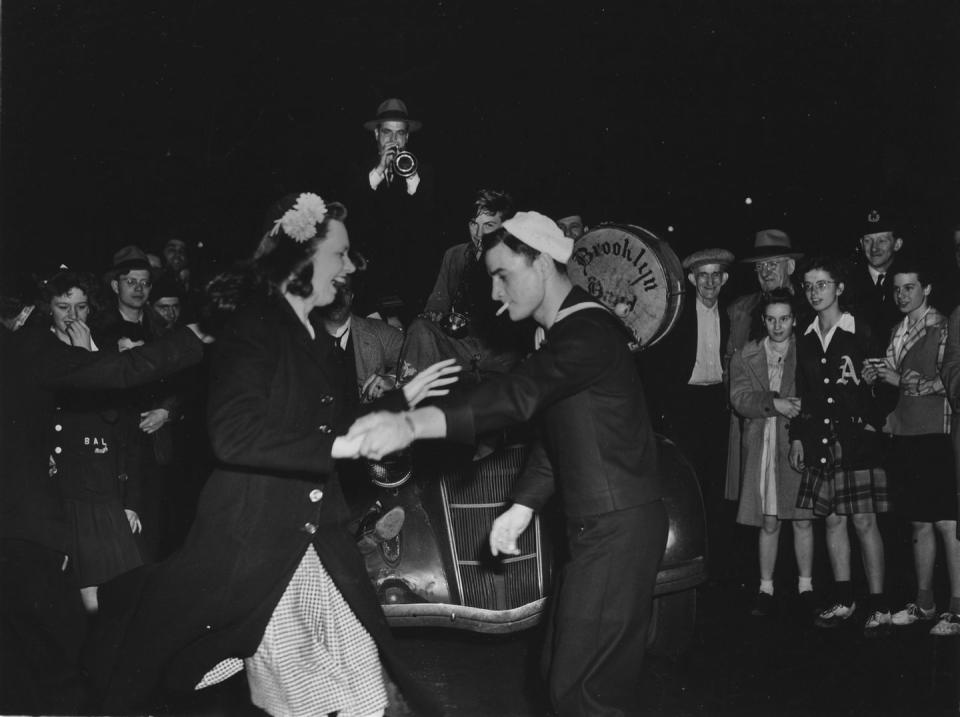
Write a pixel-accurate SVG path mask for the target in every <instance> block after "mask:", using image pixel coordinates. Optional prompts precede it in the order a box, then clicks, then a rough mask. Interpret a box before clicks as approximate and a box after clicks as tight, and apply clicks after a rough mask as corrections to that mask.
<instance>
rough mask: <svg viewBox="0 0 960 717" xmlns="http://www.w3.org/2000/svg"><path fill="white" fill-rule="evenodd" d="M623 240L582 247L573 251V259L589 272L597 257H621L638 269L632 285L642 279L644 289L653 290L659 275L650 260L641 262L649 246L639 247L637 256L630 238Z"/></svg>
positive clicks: (631, 282)
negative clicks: (588, 268) (589, 267)
mask: <svg viewBox="0 0 960 717" xmlns="http://www.w3.org/2000/svg"><path fill="white" fill-rule="evenodd" d="M622 241H623V243H622V244H621V243H618V242H617V243H611V242H609V241H604V242H598V243H596V244H594V245H593V246H591V247H580V248H578V249H577V250H576V251H574V252H573V257H572V259H573V261H575V262H577V263H578V264H579V265H580V266H582V267H583V268H584V273H587V272H586V268H587V267H588V266H590V262H592V261H593V260H594V259H595V258H596V257H598V256H611V255H612V256H615V257H619V258H620V259H621V260H622V261H623V262H624V263H627V264H631V265H633V266H634V267H635V268H636V270H637V276H636V278H635V279H633V280H632V281H630V286H636V285H637V284H639V283H640V282H641V281H642V282H643V289H644V291H653V290H654V289H656V288H657V277H656V276H654V274H653V268H652V267H651V266H650V262H646V261H645V262H643V263H640V260H641V259H643V257H644V255H645V254H646V253H647V247H645V246H640V247H639V248H638V249H637V252H636V257H634V250H633V247H631V246H630V240H629V238H628V237H626V236H624V237H623V240H622Z"/></svg>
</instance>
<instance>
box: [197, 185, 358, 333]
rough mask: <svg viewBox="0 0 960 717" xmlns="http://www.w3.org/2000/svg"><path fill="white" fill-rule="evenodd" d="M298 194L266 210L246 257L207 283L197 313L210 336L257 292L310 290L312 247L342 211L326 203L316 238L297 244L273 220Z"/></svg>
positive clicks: (303, 293)
mask: <svg viewBox="0 0 960 717" xmlns="http://www.w3.org/2000/svg"><path fill="white" fill-rule="evenodd" d="M299 196H300V195H299V194H288V195H287V196H285V197H284V198H283V199H281V200H280V201H278V202H276V203H275V204H274V205H273V206H272V207H271V208H270V211H269V212H268V213H267V221H266V222H265V223H264V226H265V232H264V234H263V237H262V238H261V239H260V243H259V244H258V245H257V249H256V251H255V252H254V254H253V257H252V258H251V259H248V260H247V261H244V262H241V263H239V264H237V265H235V266H234V267H232V268H231V269H228V270H227V271H225V272H222V273H220V274H218V275H217V276H215V277H213V279H211V280H210V281H209V282H207V285H206V287H205V293H206V297H207V301H206V303H205V305H204V306H203V308H201V310H200V323H201V325H202V326H203V327H204V330H206V331H208V332H210V333H216V332H217V330H218V329H219V328H220V327H222V325H223V323H224V321H225V320H226V318H227V316H229V314H231V313H233V312H234V311H235V310H236V309H238V308H239V307H241V306H243V305H244V304H245V303H247V302H248V301H249V300H250V299H251V298H253V297H254V296H255V295H257V294H270V295H279V294H280V292H281V287H284V289H285V290H286V291H287V292H288V293H290V294H293V295H294V296H300V297H307V296H310V294H311V292H312V291H313V283H312V282H313V261H312V260H313V254H314V252H315V251H316V249H317V245H318V244H319V243H320V242H321V241H323V240H324V239H326V237H327V231H328V229H329V227H330V220H331V219H336V220H338V221H341V222H342V221H344V220H345V219H346V218H347V208H346V207H345V206H344V205H343V204H341V203H340V202H326V207H327V213H326V216H325V217H324V219H323V221H322V222H320V223H319V224H317V234H316V236H314V237H313V238H312V239H310V240H308V241H302V242H298V241H295V240H294V239H292V238H291V237H289V236H287V234H286V232H284V231H283V228H282V226H280V225H277V224H276V221H277V220H279V219H280V218H281V217H282V216H283V215H284V214H285V213H286V212H287V211H288V210H289V209H291V208H293V206H294V204H296V202H297V199H298V198H299ZM275 229H276V230H275ZM284 282H286V285H285V286H284Z"/></svg>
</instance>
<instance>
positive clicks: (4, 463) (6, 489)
mask: <svg viewBox="0 0 960 717" xmlns="http://www.w3.org/2000/svg"><path fill="white" fill-rule="evenodd" d="M202 354H203V345H202V344H201V343H200V341H198V340H197V338H196V336H194V335H193V333H192V332H190V331H189V330H188V329H181V330H179V331H177V332H175V333H174V334H172V335H171V336H170V337H169V338H167V339H164V340H162V341H158V342H157V343H155V344H153V345H149V346H143V347H141V348H139V349H136V350H131V351H126V352H124V353H122V354H115V353H108V352H95V353H93V352H90V351H87V350H85V349H82V348H77V347H73V346H67V345H66V344H64V343H63V342H61V341H60V340H58V339H57V338H56V337H55V336H54V335H53V334H52V333H51V332H50V331H49V329H41V328H37V329H22V330H21V331H19V332H17V333H16V334H11V333H10V332H8V331H6V330H4V331H3V332H0V360H2V369H0V375H2V388H0V391H2V393H0V410H2V412H3V413H2V419H0V420H2V431H0V481H2V483H0V486H2V501H0V511H2V514H0V526H2V527H0V530H2V533H0V535H2V536H3V537H4V538H14V539H18V540H28V541H31V542H35V543H39V544H40V545H43V546H45V547H47V548H50V549H53V550H57V551H59V552H66V549H67V548H66V546H67V538H66V532H65V531H66V529H65V523H64V513H63V508H62V505H61V500H60V492H59V490H58V484H57V481H56V477H55V476H54V477H51V476H50V472H49V456H50V454H51V451H53V450H54V449H55V448H56V446H55V445H54V446H52V445H50V441H49V439H50V435H51V434H50V428H51V426H52V425H53V424H54V414H55V411H56V406H57V404H56V391H57V390H58V389H106V388H117V389H119V388H127V387H131V386H135V385H138V384H142V383H144V382H148V381H152V380H155V379H157V378H159V377H160V376H162V375H164V374H166V373H169V372H172V371H176V370H179V369H183V368H186V367H187V366H190V365H192V364H195V363H197V362H199V361H200V359H201V357H202Z"/></svg>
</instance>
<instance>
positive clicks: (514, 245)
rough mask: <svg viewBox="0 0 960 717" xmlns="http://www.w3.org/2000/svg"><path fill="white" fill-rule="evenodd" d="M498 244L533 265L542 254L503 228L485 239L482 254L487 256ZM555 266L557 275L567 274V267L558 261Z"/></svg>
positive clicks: (481, 245) (554, 262) (495, 230)
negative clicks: (521, 256) (503, 245)
mask: <svg viewBox="0 0 960 717" xmlns="http://www.w3.org/2000/svg"><path fill="white" fill-rule="evenodd" d="M497 244H505V245H506V247H507V248H508V249H510V250H511V251H513V252H514V253H516V254H522V255H523V256H525V257H526V258H527V262H528V263H533V260H534V259H536V258H537V257H538V256H540V254H541V252H540V251H538V250H536V249H534V248H533V247H532V246H530V245H529V244H524V243H523V242H522V241H520V240H519V239H517V238H516V237H515V236H514V235H513V234H511V233H510V232H508V231H507V230H506V229H504V228H503V227H497V228H496V229H494V230H493V231H492V232H490V233H489V234H486V235H485V236H484V237H483V239H482V240H481V243H480V247H481V254H482V255H484V256H485V255H486V253H487V252H488V251H490V250H491V249H493V247H495V246H496V245H497ZM553 266H554V267H555V268H556V270H557V273H559V274H566V273H567V265H566V264H561V263H560V262H559V261H557V260H556V259H554V260H553Z"/></svg>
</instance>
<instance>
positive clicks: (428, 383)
mask: <svg viewBox="0 0 960 717" xmlns="http://www.w3.org/2000/svg"><path fill="white" fill-rule="evenodd" d="M460 370H461V367H460V366H458V365H457V364H456V360H455V359H446V360H444V361H438V362H437V363H435V364H433V365H432V366H429V367H427V368H425V369H424V370H423V371H421V372H420V373H418V374H417V375H416V376H414V377H413V378H412V379H410V381H408V382H407V383H406V384H405V385H404V386H403V388H402V390H403V395H404V397H405V398H406V400H407V404H408V405H409V406H410V408H416V406H417V405H418V404H419V403H420V402H421V401H423V400H424V399H427V398H431V397H433V396H445V395H446V394H448V393H449V392H450V389H449V388H445V386H449V385H450V384H452V383H456V381H457V376H456V374H457V373H459V372H460ZM418 437H420V436H418V435H417V428H416V421H415V420H414V418H413V417H412V416H411V414H409V413H389V412H387V411H378V412H376V413H368V414H367V415H366V416H362V417H360V418H358V419H357V420H356V421H354V423H353V425H352V426H350V430H349V431H347V434H346V435H344V436H339V437H338V438H337V440H336V441H335V442H334V451H333V457H334V458H357V457H359V456H362V457H364V458H369V459H371V460H375V461H376V460H380V459H381V458H383V457H384V456H386V455H389V454H390V453H394V452H396V451H400V450H403V449H404V448H406V447H407V446H409V445H410V444H411V443H413V442H414V441H415V440H416V439H417V438H418Z"/></svg>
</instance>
